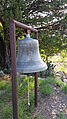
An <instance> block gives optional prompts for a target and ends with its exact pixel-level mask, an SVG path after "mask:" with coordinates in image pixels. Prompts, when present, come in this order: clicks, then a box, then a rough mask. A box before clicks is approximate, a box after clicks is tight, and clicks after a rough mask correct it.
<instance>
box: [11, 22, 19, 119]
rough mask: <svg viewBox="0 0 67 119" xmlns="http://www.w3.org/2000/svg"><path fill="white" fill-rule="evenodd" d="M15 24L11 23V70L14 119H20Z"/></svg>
mask: <svg viewBox="0 0 67 119" xmlns="http://www.w3.org/2000/svg"><path fill="white" fill-rule="evenodd" d="M15 35H16V34H15V23H14V22H13V21H12V22H10V47H11V66H12V67H11V68H12V104H13V119H18V109H17V81H16V37H15Z"/></svg>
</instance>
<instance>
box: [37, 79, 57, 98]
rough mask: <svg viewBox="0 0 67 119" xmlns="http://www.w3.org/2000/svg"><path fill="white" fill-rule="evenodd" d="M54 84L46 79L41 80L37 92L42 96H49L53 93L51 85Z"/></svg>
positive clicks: (51, 80)
mask: <svg viewBox="0 0 67 119" xmlns="http://www.w3.org/2000/svg"><path fill="white" fill-rule="evenodd" d="M54 83H55V81H54V79H53V78H51V77H48V78H47V79H46V80H42V81H40V83H39V91H40V93H41V95H42V96H47V95H51V94H52V93H53V88H52V85H53V84H54Z"/></svg>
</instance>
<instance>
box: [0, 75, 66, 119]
mask: <svg viewBox="0 0 67 119" xmlns="http://www.w3.org/2000/svg"><path fill="white" fill-rule="evenodd" d="M7 79H9V80H10V76H9V75H6V76H5V78H4V80H6V81H7ZM49 79H50V78H49ZM47 80H48V79H47ZM47 80H46V81H47ZM19 81H20V84H23V85H24V87H23V85H20V86H22V87H23V88H22V90H23V92H24V96H25V90H24V89H25V87H26V82H27V80H26V81H25V79H24V81H25V82H24V83H23V82H22V83H21V81H22V79H20V80H19ZM48 81H49V80H48ZM48 83H49V82H48ZM46 85H47V83H46ZM51 87H52V89H53V93H52V94H50V95H44V96H42V95H41V92H40V91H39V90H38V106H37V108H34V109H33V111H32V112H31V113H30V114H31V116H30V118H25V117H24V118H23V119H67V93H66V94H65V93H64V92H63V90H61V89H60V87H59V85H56V84H54V85H53V82H52V84H51ZM2 88H3V87H2ZM19 88H20V87H19ZM8 89H10V88H9V87H8V88H7V91H8V92H9V90H8ZM38 89H39V87H38ZM8 92H7V94H6V97H5V93H4V90H3V91H2V90H0V95H1V98H2V99H1V102H2V103H1V104H0V105H1V106H2V107H3V105H2V104H7V103H8V102H9V105H11V97H10V95H9V94H8ZM2 93H3V94H4V95H2ZM21 93H22V92H21ZM22 96H23V95H22ZM8 98H9V99H8ZM25 98H26V99H27V94H26V97H21V99H23V100H24V99H25ZM22 103H23V102H22ZM6 106H7V105H5V107H6ZM26 106H27V105H26ZM24 107H25V105H24ZM22 108H23V105H22V107H21V110H22ZM5 109H7V108H5ZM26 109H27V108H26V107H25V110H26ZM2 110H4V107H3V109H2V108H1V107H0V119H2V117H1V113H2ZM7 111H8V112H7V113H8V114H9V115H10V114H11V113H9V108H8V110H7ZM27 111H29V110H27ZM7 113H6V114H5V115H6V116H7ZM25 114H26V112H25ZM3 119H12V117H10V118H9V117H8V116H7V118H4V117H3ZM18 119H22V118H18Z"/></svg>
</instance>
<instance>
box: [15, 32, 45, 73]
mask: <svg viewBox="0 0 67 119" xmlns="http://www.w3.org/2000/svg"><path fill="white" fill-rule="evenodd" d="M16 62H17V71H18V72H20V73H33V72H39V71H43V70H46V69H47V65H46V63H44V62H43V61H42V59H41V57H40V53H39V43H38V40H35V39H32V38H30V36H29V34H28V35H27V37H26V38H24V39H23V40H19V41H18V54H17V60H16Z"/></svg>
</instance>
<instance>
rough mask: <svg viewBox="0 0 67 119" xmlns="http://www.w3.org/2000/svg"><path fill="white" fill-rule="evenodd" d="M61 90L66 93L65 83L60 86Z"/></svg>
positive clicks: (66, 86)
mask: <svg viewBox="0 0 67 119" xmlns="http://www.w3.org/2000/svg"><path fill="white" fill-rule="evenodd" d="M61 89H62V91H63V92H64V93H65V94H67V84H64V85H63V86H62V87H61Z"/></svg>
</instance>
